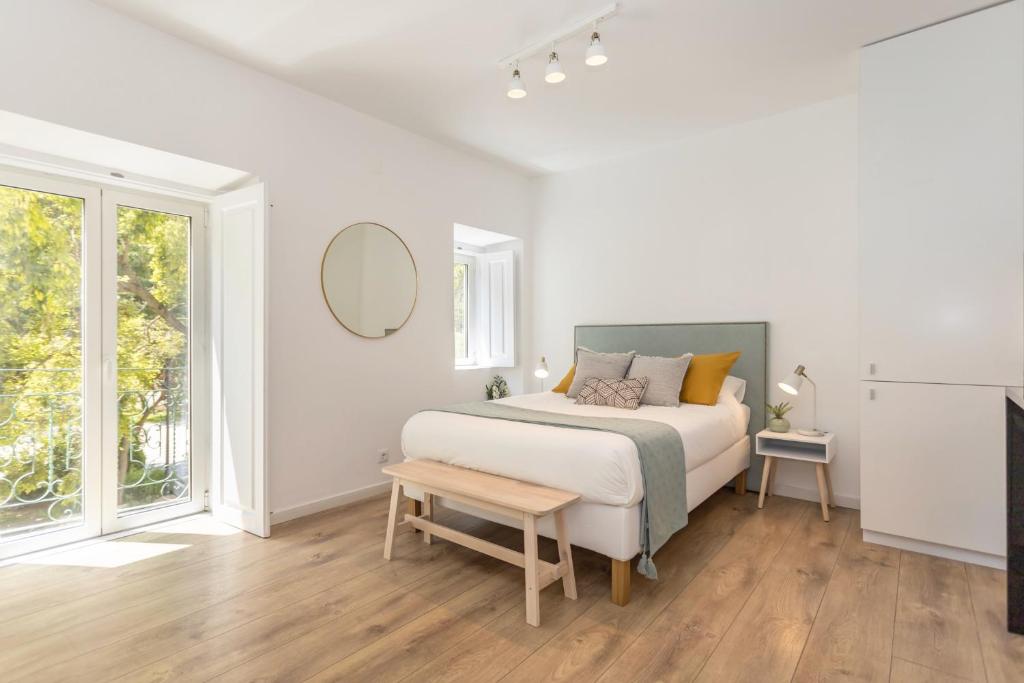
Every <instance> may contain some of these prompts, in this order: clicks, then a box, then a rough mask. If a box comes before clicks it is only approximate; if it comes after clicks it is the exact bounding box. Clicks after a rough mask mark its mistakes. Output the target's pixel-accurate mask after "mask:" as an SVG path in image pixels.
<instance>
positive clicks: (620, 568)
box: [612, 560, 632, 607]
mask: <svg viewBox="0 0 1024 683" xmlns="http://www.w3.org/2000/svg"><path fill="white" fill-rule="evenodd" d="M629 563H630V560H612V602H613V603H615V604H616V605H618V606H619V607H624V606H625V605H627V604H628V603H629V581H630V576H632V568H631V567H630V566H629Z"/></svg>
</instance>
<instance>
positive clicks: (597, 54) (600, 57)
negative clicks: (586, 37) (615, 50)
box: [584, 25, 608, 66]
mask: <svg viewBox="0 0 1024 683" xmlns="http://www.w3.org/2000/svg"><path fill="white" fill-rule="evenodd" d="M594 28H595V29H596V28H597V26H596V25H595V26H594ZM584 61H585V62H586V63H587V66H601V65H602V64H604V63H605V62H607V61H608V55H606V54H605V52H604V45H603V44H602V43H601V34H600V33H598V32H597V31H594V32H593V33H591V34H590V47H588V48H587V58H586V59H585V60H584Z"/></svg>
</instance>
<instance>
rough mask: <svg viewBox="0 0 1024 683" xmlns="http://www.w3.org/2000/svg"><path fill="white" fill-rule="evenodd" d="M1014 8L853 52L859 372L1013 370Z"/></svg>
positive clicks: (992, 374)
mask: <svg viewBox="0 0 1024 683" xmlns="http://www.w3.org/2000/svg"><path fill="white" fill-rule="evenodd" d="M1022 43H1024V17H1022V3H1021V2H1013V3H1009V4H1005V5H1000V6H997V7H993V8H991V9H987V10H984V11H981V12H976V13H974V14H971V15H968V16H965V17H961V18H958V19H955V20H952V21H948V22H945V23H942V24H938V25H936V26H933V27H930V28H926V29H922V30H920V31H916V32H914V33H910V34H907V35H904V36H900V37H897V38H893V39H891V40H888V41H884V42H882V43H878V44H876V45H872V46H869V47H866V48H864V50H862V52H861V86H860V93H861V94H860V107H861V111H860V137H861V149H860V173H861V176H860V221H861V226H860V240H861V243H860V254H861V268H860V283H861V358H860V360H861V378H862V379H873V380H889V381H905V382H944V383H953V384H991V385H1000V386H1016V385H1020V384H1021V383H1022V378H1024V358H1022V354H1021V348H1024V268H1022V260H1024V259H1022V255H1024V125H1022V123H1021V122H1022V121H1024V50H1022V49H1021V45H1022Z"/></svg>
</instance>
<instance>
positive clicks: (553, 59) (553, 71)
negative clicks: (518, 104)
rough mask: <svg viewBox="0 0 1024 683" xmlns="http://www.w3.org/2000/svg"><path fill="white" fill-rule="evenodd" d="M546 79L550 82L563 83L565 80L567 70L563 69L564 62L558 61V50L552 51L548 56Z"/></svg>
mask: <svg viewBox="0 0 1024 683" xmlns="http://www.w3.org/2000/svg"><path fill="white" fill-rule="evenodd" d="M544 80H545V81H547V82H548V83H561V82H562V81H564V80H565V71H563V70H562V64H561V62H559V61H558V53H557V52H552V53H551V55H550V56H549V57H548V67H547V69H545V71H544Z"/></svg>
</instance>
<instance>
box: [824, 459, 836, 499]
mask: <svg viewBox="0 0 1024 683" xmlns="http://www.w3.org/2000/svg"><path fill="white" fill-rule="evenodd" d="M824 467H825V483H826V484H828V506H829V507H832V508H834V507H835V506H836V494H834V493H832V473H831V472H829V469H828V463H825V465H824Z"/></svg>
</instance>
